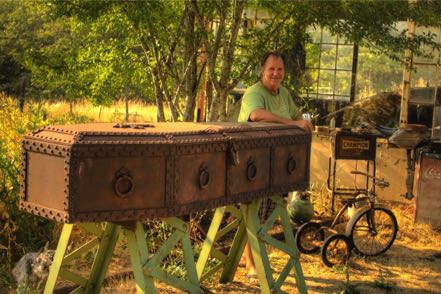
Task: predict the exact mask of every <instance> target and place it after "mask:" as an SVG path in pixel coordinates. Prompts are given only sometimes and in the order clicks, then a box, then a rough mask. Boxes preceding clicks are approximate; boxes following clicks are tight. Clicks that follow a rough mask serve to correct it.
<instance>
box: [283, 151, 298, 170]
mask: <svg viewBox="0 0 441 294" xmlns="http://www.w3.org/2000/svg"><path fill="white" fill-rule="evenodd" d="M296 166H297V162H296V160H295V159H294V157H293V156H292V154H290V155H289V157H288V162H287V164H286V170H287V171H288V173H289V174H290V175H292V174H293V173H294V171H295V170H296Z"/></svg>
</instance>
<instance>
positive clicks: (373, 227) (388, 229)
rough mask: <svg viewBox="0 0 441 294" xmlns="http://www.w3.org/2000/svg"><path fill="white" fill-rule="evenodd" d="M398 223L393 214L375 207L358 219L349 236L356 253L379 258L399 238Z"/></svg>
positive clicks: (385, 209)
mask: <svg viewBox="0 0 441 294" xmlns="http://www.w3.org/2000/svg"><path fill="white" fill-rule="evenodd" d="M397 231H398V223H397V219H396V217H395V215H394V214H393V212H392V211H391V210H389V209H387V208H383V207H375V208H374V210H373V214H372V210H367V211H365V212H364V213H362V214H361V215H359V216H358V217H357V219H356V220H355V222H354V224H353V226H352V228H351V233H350V235H349V241H350V242H351V244H352V245H353V246H354V249H355V252H357V253H358V254H360V255H362V256H377V255H380V254H382V253H384V252H386V250H388V249H389V248H390V247H391V246H392V244H393V243H394V241H395V237H396V236H397Z"/></svg>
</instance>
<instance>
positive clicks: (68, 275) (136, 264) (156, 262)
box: [44, 217, 203, 294]
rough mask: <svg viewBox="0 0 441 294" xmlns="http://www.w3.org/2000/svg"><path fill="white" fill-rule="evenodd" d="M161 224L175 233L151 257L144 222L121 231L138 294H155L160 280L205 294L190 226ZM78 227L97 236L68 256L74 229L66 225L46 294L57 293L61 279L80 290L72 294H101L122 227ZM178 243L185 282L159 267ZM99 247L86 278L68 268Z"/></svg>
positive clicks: (171, 221)
mask: <svg viewBox="0 0 441 294" xmlns="http://www.w3.org/2000/svg"><path fill="white" fill-rule="evenodd" d="M162 220H163V221H164V222H166V223H167V224H169V225H170V226H171V227H172V228H173V229H174V232H173V233H172V235H171V236H170V237H169V238H168V239H167V240H166V241H165V242H164V244H163V245H162V246H161V247H160V248H159V249H158V250H157V251H156V252H155V253H154V254H153V255H151V256H150V255H149V252H148V248H147V241H146V234H145V230H144V227H143V224H142V223H141V222H133V223H132V225H133V226H132V228H127V227H126V226H124V227H123V229H122V231H123V232H124V234H125V236H126V237H127V241H128V247H129V252H130V259H131V262H132V267H133V272H134V276H135V282H136V290H137V292H138V293H155V292H156V288H155V284H154V279H158V280H161V281H163V282H165V283H166V284H168V285H171V286H173V287H175V288H178V289H181V290H184V291H186V292H189V293H197V294H199V293H203V291H202V289H201V288H200V287H199V279H198V277H197V273H196V264H195V260H194V254H193V249H192V246H191V242H190V236H189V234H188V224H187V223H185V222H184V221H182V220H180V219H178V218H174V217H170V218H165V219H162ZM76 226H79V227H82V228H84V229H85V230H86V231H88V232H89V233H92V234H93V235H95V238H94V239H92V240H91V241H89V242H87V243H85V244H83V245H81V246H80V247H79V248H77V249H75V250H74V251H72V252H71V253H69V254H67V255H66V252H67V247H68V245H69V240H70V237H71V234H72V230H73V227H74V225H73V224H64V226H63V230H62V232H61V236H60V239H59V242H58V246H57V250H56V252H55V255H54V260H53V262H52V265H51V268H50V272H49V276H48V280H47V282H46V287H45V289H44V293H45V294H50V293H53V292H54V290H55V286H56V282H57V279H58V277H61V278H63V279H65V280H68V281H71V282H73V283H75V284H76V285H77V286H78V287H77V288H76V289H75V290H74V291H73V292H72V293H99V292H100V289H101V286H102V283H103V281H104V278H105V275H106V272H107V268H108V266H109V263H110V259H111V257H112V254H113V250H114V249H115V245H116V242H117V240H118V236H119V233H120V231H121V225H119V224H113V223H104V224H99V223H87V224H76ZM178 242H181V245H182V250H183V253H184V262H185V267H186V270H187V277H186V279H185V280H184V279H181V278H178V277H176V276H173V275H171V274H169V273H167V272H166V271H164V270H162V269H161V267H160V265H161V262H162V261H163V259H164V258H165V257H166V256H167V255H168V254H169V253H170V252H171V251H172V250H173V249H174V247H175V245H177V243H178ZM97 246H98V249H97V251H96V254H95V258H94V261H93V265H92V269H91V271H90V273H89V276H88V277H87V278H85V277H83V276H80V275H78V274H76V273H74V272H72V271H71V270H69V269H68V268H67V266H68V265H69V263H70V262H72V261H73V260H75V259H80V258H81V257H82V256H83V254H85V253H86V252H89V251H91V250H92V249H93V248H95V247H97Z"/></svg>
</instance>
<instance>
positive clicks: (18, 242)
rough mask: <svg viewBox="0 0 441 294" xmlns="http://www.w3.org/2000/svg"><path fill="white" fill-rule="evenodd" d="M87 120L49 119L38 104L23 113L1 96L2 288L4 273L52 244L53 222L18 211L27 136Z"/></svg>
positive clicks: (7, 280)
mask: <svg viewBox="0 0 441 294" xmlns="http://www.w3.org/2000/svg"><path fill="white" fill-rule="evenodd" d="M84 121H85V119H84V118H81V117H80V118H75V117H72V116H63V117H61V118H60V119H58V118H55V119H52V120H49V119H47V117H46V114H45V112H44V111H43V109H42V108H41V106H39V105H38V104H37V105H36V106H33V105H30V106H29V107H28V109H26V111H24V112H21V111H20V110H19V108H18V105H17V102H16V101H15V100H14V99H13V98H11V97H8V96H5V95H3V94H1V93H0V264H1V265H2V268H0V274H1V275H5V277H4V278H3V277H2V278H0V287H1V288H4V287H6V285H8V284H9V283H10V282H11V278H10V277H9V276H8V275H6V274H5V272H4V271H8V270H10V268H11V267H12V266H13V264H14V263H15V262H16V261H17V260H18V259H19V258H20V257H21V256H22V255H23V254H24V253H25V252H30V251H37V250H38V249H40V248H41V247H43V246H44V244H45V243H46V242H48V241H49V242H51V241H53V240H52V238H53V229H54V226H55V223H54V222H51V221H48V220H45V219H43V218H41V217H38V216H33V215H31V214H29V213H25V212H22V211H20V210H19V194H20V170H21V169H22V165H21V164H22V152H21V150H22V149H21V141H22V137H23V135H24V134H26V133H28V132H31V131H35V130H37V129H38V128H40V127H42V126H44V125H47V124H55V123H59V122H63V123H71V122H84Z"/></svg>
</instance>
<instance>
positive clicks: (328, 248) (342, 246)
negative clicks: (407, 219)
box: [295, 171, 398, 267]
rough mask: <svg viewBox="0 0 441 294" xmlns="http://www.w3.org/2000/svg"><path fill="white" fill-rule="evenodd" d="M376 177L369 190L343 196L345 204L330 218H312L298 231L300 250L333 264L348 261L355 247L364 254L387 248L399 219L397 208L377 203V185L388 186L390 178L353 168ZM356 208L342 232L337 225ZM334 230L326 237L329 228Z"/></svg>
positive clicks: (297, 239)
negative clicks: (382, 177)
mask: <svg viewBox="0 0 441 294" xmlns="http://www.w3.org/2000/svg"><path fill="white" fill-rule="evenodd" d="M351 173H352V174H358V175H364V176H366V177H370V178H372V179H373V185H372V186H371V187H370V189H369V190H368V191H367V192H366V191H356V192H354V193H353V194H352V195H350V196H349V197H345V198H343V199H342V201H341V202H342V204H343V206H342V208H341V209H340V210H339V211H338V212H337V214H336V215H335V217H334V218H333V219H332V221H331V223H330V225H328V226H327V224H329V221H328V222H323V223H319V222H308V223H305V224H303V225H302V226H301V227H300V228H299V229H298V231H297V233H296V236H295V243H296V246H297V248H298V249H299V251H300V252H302V253H305V254H313V253H317V252H318V251H319V250H320V257H321V260H322V261H323V263H324V264H325V265H326V266H328V267H332V266H335V265H338V264H344V263H346V261H347V260H348V259H349V257H350V254H351V252H352V250H354V251H355V252H356V253H357V254H359V255H361V256H377V255H380V254H382V253H384V252H386V251H387V250H388V249H389V248H390V247H391V246H392V244H393V242H394V241H395V238H396V235H397V232H398V222H397V219H396V217H395V215H394V214H393V212H392V211H391V210H390V209H388V208H385V207H381V206H378V205H377V194H376V193H375V189H374V186H378V187H380V188H386V187H388V186H389V182H387V181H386V180H384V179H380V178H377V177H374V176H371V175H369V174H367V173H365V172H360V171H352V172H351ZM348 211H353V214H352V215H351V216H350V217H349V220H348V221H347V223H346V228H345V233H338V231H337V230H335V227H336V226H337V225H338V224H341V223H344V220H343V219H344V217H343V216H344V215H345V213H347V212H348ZM326 231H329V232H331V233H332V234H331V235H330V236H329V237H328V238H327V239H326V240H325V232H326Z"/></svg>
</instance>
